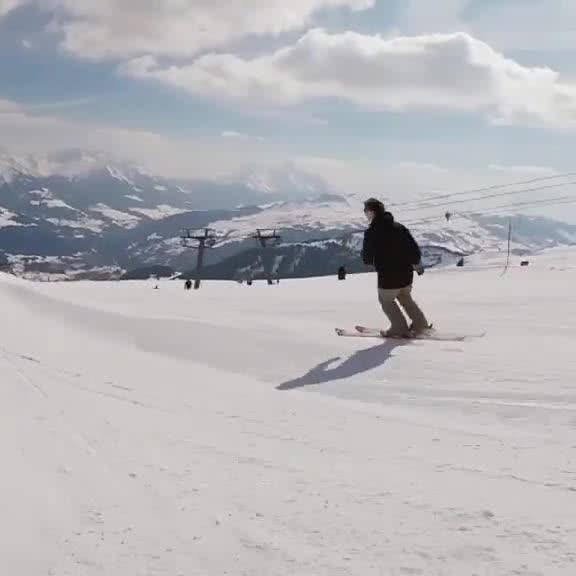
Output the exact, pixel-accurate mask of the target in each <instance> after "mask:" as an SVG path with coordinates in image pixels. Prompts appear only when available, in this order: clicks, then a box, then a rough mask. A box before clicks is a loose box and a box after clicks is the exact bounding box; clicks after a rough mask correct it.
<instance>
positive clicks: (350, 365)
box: [277, 341, 407, 392]
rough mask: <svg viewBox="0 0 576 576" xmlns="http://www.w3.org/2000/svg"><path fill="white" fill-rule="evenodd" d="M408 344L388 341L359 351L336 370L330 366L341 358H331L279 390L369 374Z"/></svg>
mask: <svg viewBox="0 0 576 576" xmlns="http://www.w3.org/2000/svg"><path fill="white" fill-rule="evenodd" d="M406 344H407V343H406V342H398V341H387V342H384V344H379V345H378V346H372V347H371V348H366V349H364V350H359V351H358V352H356V353H354V354H353V355H352V356H350V358H348V359H347V360H345V361H344V362H342V364H340V365H338V366H336V367H334V368H330V366H331V365H332V364H334V363H336V362H338V361H339V360H340V359H341V358H340V357H338V356H337V357H335V358H331V359H330V360H326V361H325V362H322V363H320V364H318V366H315V367H314V368H312V369H311V370H310V371H309V372H307V373H306V374H304V376H301V377H300V378H296V379H295V380H290V381H288V382H284V383H283V384H280V385H279V386H278V387H277V390H281V391H284V392H285V391H287V390H295V389H296V388H304V387H305V386H315V385H318V384H325V383H327V382H334V381H336V380H345V379H346V378H351V377H352V376H356V375H358V374H362V373H364V372H369V371H370V370H374V369H375V368H378V367H380V366H383V365H384V364H386V362H387V361H388V360H389V359H390V358H391V357H392V355H393V354H392V353H393V352H394V350H395V349H396V348H398V347H400V346H406Z"/></svg>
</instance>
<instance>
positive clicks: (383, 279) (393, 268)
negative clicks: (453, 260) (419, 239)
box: [362, 212, 422, 289]
mask: <svg viewBox="0 0 576 576" xmlns="http://www.w3.org/2000/svg"><path fill="white" fill-rule="evenodd" d="M421 257H422V255H421V252H420V248H419V247H418V244H417V243H416V241H415V240H414V238H413V236H412V234H410V231H409V230H408V228H406V227H405V226H403V225H402V224H400V223H398V222H396V221H395V220H394V217H393V216H392V214H390V212H384V213H383V214H378V215H377V216H376V217H375V218H374V220H373V221H372V223H371V224H370V227H369V228H368V230H366V232H365V233H364V246H363V249H362V259H363V260H364V264H366V265H367V266H374V267H375V268H376V271H377V272H378V288H384V289H393V288H405V287H406V286H410V285H411V284H412V282H413V280H414V266H416V265H418V264H420V259H421Z"/></svg>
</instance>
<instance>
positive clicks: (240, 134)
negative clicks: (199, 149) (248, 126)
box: [221, 130, 264, 142]
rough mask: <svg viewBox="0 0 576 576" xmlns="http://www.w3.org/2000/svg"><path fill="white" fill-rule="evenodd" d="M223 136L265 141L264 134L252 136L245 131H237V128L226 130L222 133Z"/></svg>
mask: <svg viewBox="0 0 576 576" xmlns="http://www.w3.org/2000/svg"><path fill="white" fill-rule="evenodd" d="M221 136H222V138H235V139H237V140H258V141H259V142H264V138H263V137H262V136H251V135H250V134H246V133H245V132H236V130H224V132H222V134H221Z"/></svg>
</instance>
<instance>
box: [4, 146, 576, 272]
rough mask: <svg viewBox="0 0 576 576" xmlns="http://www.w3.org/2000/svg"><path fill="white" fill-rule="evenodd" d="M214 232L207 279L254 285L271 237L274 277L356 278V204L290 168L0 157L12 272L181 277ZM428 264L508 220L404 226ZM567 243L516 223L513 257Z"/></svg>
mask: <svg viewBox="0 0 576 576" xmlns="http://www.w3.org/2000/svg"><path fill="white" fill-rule="evenodd" d="M203 227H210V228H212V229H213V230H214V231H215V233H216V234H217V236H218V243H217V246H216V247H215V248H214V249H213V250H210V251H209V254H208V256H207V261H206V265H207V268H206V274H207V275H208V276H210V277H216V278H234V277H239V276H242V275H246V274H249V275H252V276H256V277H257V276H258V274H260V273H261V272H262V268H263V254H262V252H261V250H259V249H258V248H257V245H256V243H255V242H254V240H253V239H252V238H251V237H252V235H253V234H254V232H255V230H257V229H259V228H260V229H262V228H272V229H275V230H277V231H278V232H279V233H280V234H281V236H282V242H281V243H280V245H279V246H277V247H275V249H274V252H273V257H274V262H273V268H274V273H275V274H278V275H280V276H284V277H290V276H310V275H321V274H330V273H334V271H335V270H336V269H337V268H338V267H339V266H340V265H346V266H347V267H348V268H349V269H350V270H359V269H361V265H360V264H359V263H358V252H359V248H360V241H361V236H360V233H359V232H360V231H361V230H362V229H363V228H364V227H365V221H364V220H363V217H362V212H361V199H360V198H358V197H355V196H352V195H347V196H343V195H341V194H337V193H335V192H334V191H333V190H331V189H330V187H329V186H328V185H327V184H326V183H325V182H324V181H323V180H322V179H321V178H319V177H318V176H316V175H313V174H308V173H305V172H302V171H299V170H297V169H295V168H294V167H291V166H288V167H283V168H280V169H274V170H260V171H257V170H254V171H253V172H250V173H247V174H242V175H239V176H238V177H237V178H234V179H232V178H230V179H228V180H224V181H218V182H217V181H200V180H197V181H179V180H171V179H167V178H161V177H157V176H155V175H152V174H149V173H148V172H147V171H146V170H143V169H141V168H139V167H136V166H133V165H129V164H126V163H122V162H118V161H117V160H114V159H110V158H108V157H106V156H105V155H103V154H100V153H92V152H89V153H88V152H84V151H80V150H72V151H68V152H66V153H59V154H57V155H53V156H50V157H43V158H39V157H22V158H16V157H14V156H10V155H7V154H2V153H0V265H2V263H4V266H6V265H10V266H11V267H12V268H13V269H14V270H15V271H16V272H19V273H25V272H29V273H34V274H36V275H38V274H50V275H52V276H56V277H67V278H81V277H90V278H97V277H101V278H110V277H118V276H121V275H122V274H124V272H126V271H130V270H138V269H142V268H149V267H150V266H163V267H166V270H169V271H180V272H185V273H186V272H187V271H189V270H192V269H193V267H194V264H195V257H196V254H195V252H194V251H193V250H190V249H189V248H186V247H184V246H182V244H181V241H180V233H181V230H182V229H186V228H203ZM412 228H413V230H414V232H415V234H416V236H417V237H418V239H419V241H420V243H421V244H422V245H423V246H424V248H425V252H426V254H427V257H428V259H429V261H430V263H432V264H434V263H437V262H439V261H442V260H443V256H444V257H448V260H449V261H452V260H453V259H454V257H456V256H458V255H460V254H467V253H473V252H482V251H484V252H485V251H498V250H502V248H503V242H504V241H505V239H506V236H507V221H504V220H503V219H502V218H499V217H488V216H485V217H483V216H479V215H469V214H468V215H461V216H459V217H455V218H453V219H452V220H451V221H450V222H445V221H443V218H441V217H439V218H438V219H437V221H427V222H424V223H421V224H418V223H415V224H414V226H412ZM573 243H576V226H571V225H568V224H563V223H558V222H555V221H551V220H546V219H543V218H528V217H518V218H517V219H516V220H515V222H514V248H515V250H519V251H522V252H529V251H535V250H539V249H542V248H548V247H552V246H559V245H566V244H573Z"/></svg>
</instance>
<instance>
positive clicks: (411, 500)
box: [0, 251, 576, 576]
mask: <svg viewBox="0 0 576 576" xmlns="http://www.w3.org/2000/svg"><path fill="white" fill-rule="evenodd" d="M519 264H520V263H519V262H518V261H517V260H516V259H514V260H513V262H512V266H511V268H510V269H509V271H508V272H507V274H505V275H502V266H503V260H502V256H501V255H500V256H499V257H496V256H493V257H492V259H491V260H490V261H488V262H483V261H481V260H478V261H477V262H475V263H474V266H473V267H470V268H467V267H464V268H463V269H452V270H443V271H437V272H432V273H429V272H428V273H426V274H425V275H424V276H423V277H422V278H420V279H418V282H417V285H416V287H415V296H416V298H417V299H418V300H419V301H420V302H421V303H422V306H423V307H424V309H425V310H426V311H427V313H428V314H429V315H430V317H431V319H432V320H434V322H435V323H436V324H437V325H438V326H439V327H442V328H445V329H446V330H450V331H458V330H465V331H470V330H471V329H482V330H486V331H487V335H486V337H485V338H483V339H480V340H477V341H474V342H469V343H465V344H462V343H437V342H418V343H405V344H402V343H399V342H383V341H379V340H376V339H374V340H371V339H346V338H338V337H336V336H335V335H334V331H333V329H334V327H335V326H338V325H340V326H343V327H351V326H354V325H355V324H358V323H362V324H367V325H373V324H375V323H382V324H384V323H383V321H382V318H381V313H380V312H379V310H378V306H377V303H376V302H375V294H374V292H375V286H374V278H373V277H372V275H364V276H351V277H349V279H348V280H346V281H345V282H338V281H337V280H336V279H335V278H324V279H311V280H304V281H285V282H282V283H281V284H280V285H277V286H266V285H264V284H255V285H254V286H252V287H250V288H249V287H247V286H240V285H237V284H232V283H206V284H205V285H204V286H203V287H202V289H201V290H199V291H197V292H185V291H184V290H183V287H182V283H181V282H170V281H164V282H160V283H159V284H158V286H159V288H158V289H157V290H156V289H154V286H155V284H154V283H151V282H121V283H120V282H118V283H114V282H109V283H107V282H102V283H89V282H79V283H64V284H41V285H36V284H32V283H29V282H26V281H23V280H19V279H16V278H14V277H11V276H6V275H1V274H0V307H1V309H2V311H3V329H2V330H0V373H1V374H2V385H1V386H0V422H2V432H3V433H2V435H1V436H0V438H1V445H0V450H1V453H2V488H3V489H2V490H1V491H0V507H1V509H2V516H1V519H0V537H2V541H4V542H9V546H5V547H4V549H3V552H2V555H1V556H0V571H1V572H2V574H58V575H65V574H82V575H90V576H92V575H99V574H109V575H111V576H122V575H126V574H159V575H160V574H162V575H171V576H172V575H177V574H187V575H188V574H190V575H198V576H200V575H215V576H216V575H222V574H226V573H228V574H266V575H267V576H268V575H270V576H284V575H286V574H298V575H299V574H314V575H323V574H326V575H328V574H330V575H335V574H342V575H344V574H362V575H363V576H376V575H381V574H426V575H427V574H442V575H448V576H460V575H462V574H472V573H478V574H514V573H517V574H529V573H530V574H545V575H546V576H555V575H562V576H570V575H572V574H573V571H574V548H573V544H574V533H575V531H576V519H575V517H574V514H573V501H574V493H575V491H576V467H575V465H574V457H573V452H574V440H573V437H574V428H573V426H574V416H575V414H576V393H575V392H574V387H573V382H574V374H575V373H576V358H575V356H574V354H573V342H574V338H575V337H576V316H575V315H574V314H570V313H568V311H570V310H573V309H574V308H575V306H576V294H575V293H574V290H573V285H574V282H575V281H576V254H575V253H574V252H570V251H553V252H549V253H547V254H543V255H541V256H539V257H537V258H533V259H532V260H531V262H530V266H528V267H520V265H519ZM551 287H553V297H551V295H552V293H551ZM31 551H33V553H31Z"/></svg>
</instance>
